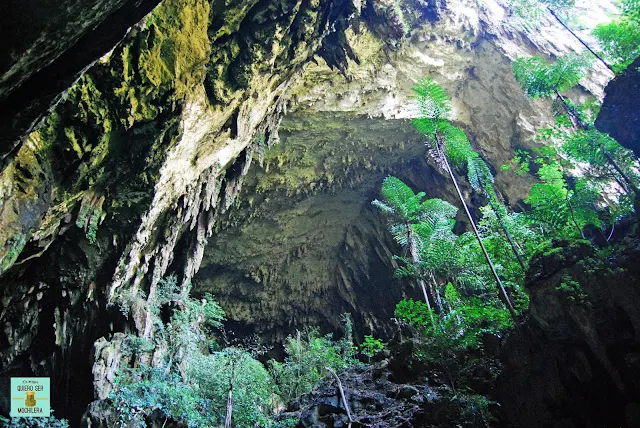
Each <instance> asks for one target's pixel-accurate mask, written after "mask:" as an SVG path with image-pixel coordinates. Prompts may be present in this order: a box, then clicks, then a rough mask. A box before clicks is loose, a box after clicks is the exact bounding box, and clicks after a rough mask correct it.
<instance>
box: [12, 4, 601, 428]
mask: <svg viewBox="0 0 640 428" xmlns="http://www.w3.org/2000/svg"><path fill="white" fill-rule="evenodd" d="M67 3H68V4H69V5H71V4H72V3H73V2H67ZM67 3H65V4H67ZM74 4H75V3H74ZM104 4H106V3H104ZM117 4H120V3H117ZM117 4H116V3H115V2H113V3H109V5H110V6H109V7H117ZM124 5H126V3H123V7H124ZM135 5H138V6H140V5H147V7H149V8H150V7H151V6H149V4H147V3H145V2H142V3H140V2H138V3H135ZM105 7H107V6H105ZM105 10H106V9H105ZM118 10H120V9H118ZM123 10H126V9H123ZM138 13H140V14H142V15H143V14H144V13H143V11H142V9H140V10H139V11H138ZM506 13H507V12H506V9H505V6H504V5H503V4H500V3H496V2H494V1H490V0H486V1H478V2H475V1H471V0H460V1H458V0H451V1H449V2H448V3H445V2H436V3H432V2H426V1H423V0H406V1H399V0H398V1H396V0H368V1H366V2H361V1H351V0H332V1H318V0H282V1H275V0H232V1H227V2H224V3H221V2H211V1H208V0H163V1H162V2H161V3H160V4H159V6H158V7H157V8H156V9H154V11H153V12H152V13H151V14H150V15H148V16H147V17H146V18H145V19H144V20H142V21H141V22H140V23H139V24H137V25H135V26H134V27H133V28H131V30H130V31H129V32H128V33H127V35H126V37H125V38H124V39H123V40H122V41H120V42H119V43H116V41H117V40H118V39H119V38H120V37H117V38H116V40H114V41H113V46H112V47H113V49H111V47H110V48H109V49H111V50H110V51H109V53H108V54H107V55H104V56H102V57H101V58H100V59H99V60H98V61H97V62H96V63H95V64H93V65H91V66H90V67H88V68H87V70H86V72H85V73H83V74H82V76H81V77H80V78H79V80H78V81H77V82H76V83H75V84H74V85H73V86H72V87H71V88H69V90H68V91H67V92H66V93H64V96H61V97H59V96H60V95H61V93H62V92H63V90H64V89H67V85H66V84H64V83H61V84H60V86H56V87H52V88H51V90H50V91H49V92H48V93H49V98H47V99H46V100H45V101H44V102H42V103H40V104H37V105H36V107H37V108H36V109H35V110H33V112H35V113H33V115H31V113H29V115H25V117H27V116H28V117H29V118H30V120H29V121H26V122H22V123H23V124H22V125H20V126H17V125H15V126H14V125H12V124H11V123H10V122H7V121H6V120H4V119H3V122H2V124H3V126H8V127H9V128H12V129H14V128H15V130H16V132H17V134H16V135H19V136H21V137H24V138H22V139H19V140H18V141H19V142H20V143H19V144H18V145H14V143H15V141H16V140H15V139H14V138H13V137H11V139H10V141H8V142H7V144H5V145H4V146H3V147H4V148H8V149H7V151H6V152H10V155H9V156H5V157H4V159H5V163H4V165H3V166H2V170H1V171H0V295H1V297H2V310H1V312H0V322H1V323H2V326H3V330H2V332H1V333H0V344H1V348H0V364H1V366H0V376H3V377H5V378H6V377H9V376H11V374H13V373H21V374H22V375H24V374H25V373H33V374H34V375H47V376H52V377H53V382H54V384H55V385H56V391H57V395H56V400H55V401H54V402H53V403H52V404H53V406H54V408H55V409H56V410H57V415H59V416H69V417H71V418H72V419H74V418H75V417H76V416H78V415H79V413H80V412H81V411H82V410H83V406H81V405H80V404H86V403H87V402H88V400H90V398H91V397H89V394H88V393H87V391H89V390H91V389H92V387H93V386H95V387H96V393H97V396H104V393H105V391H106V390H107V389H108V381H109V377H110V376H112V374H113V371H114V370H115V369H117V367H118V364H115V363H113V361H110V362H105V361H98V362H97V364H96V366H95V367H97V368H104V370H103V369H100V370H94V372H93V373H92V365H93V362H92V361H88V360H87V356H88V355H90V353H91V348H92V345H93V343H94V341H95V340H97V339H99V338H100V337H102V336H105V337H107V340H108V339H109V338H110V337H111V335H112V333H115V332H126V333H132V334H137V335H140V336H144V337H146V338H148V339H153V336H154V328H153V326H152V325H151V324H150V317H149V316H148V312H147V309H146V307H145V306H144V305H140V306H138V307H137V308H135V310H133V311H131V312H130V313H129V314H128V316H127V317H125V316H123V314H122V313H121V312H120V311H119V310H118V302H119V301H121V299H122V296H124V295H127V294H132V293H133V294H136V295H137V296H144V297H145V298H149V299H150V298H152V297H151V296H153V294H154V290H155V286H156V284H157V282H158V281H159V280H160V278H161V277H162V276H164V275H166V274H167V273H176V274H178V276H179V278H180V281H181V284H182V286H183V287H187V286H188V283H189V281H190V279H191V278H192V277H193V276H194V275H195V274H196V272H197V271H198V269H199V267H200V264H201V261H202V260H205V263H206V269H205V271H204V272H205V273H203V274H202V275H201V276H200V277H198V278H196V280H195V282H196V285H197V287H199V288H198V290H199V291H204V290H207V289H212V290H215V291H216V292H217V293H218V295H219V296H220V298H221V301H222V302H223V304H224V305H225V306H226V309H228V311H229V314H230V316H231V318H232V319H235V320H236V322H237V323H238V324H239V325H240V324H243V325H245V326H247V327H248V330H253V331H255V330H256V325H258V323H264V327H263V331H265V332H266V331H270V332H274V333H273V334H274V336H279V337H282V336H283V335H285V334H286V333H287V332H288V331H289V330H290V329H292V328H294V327H296V326H297V325H299V324H301V323H315V322H318V323H321V324H323V325H324V326H325V327H326V328H327V329H332V328H335V326H336V317H337V315H338V314H339V313H341V312H343V311H351V312H355V313H357V314H358V316H359V317H360V318H359V319H358V320H357V321H358V322H359V324H360V325H363V326H366V328H367V329H370V330H375V329H384V328H386V327H385V325H384V322H383V321H381V320H388V318H389V317H390V315H391V312H390V311H392V306H393V305H394V304H395V301H396V300H398V298H399V297H401V296H402V294H403V293H405V292H407V293H410V289H409V288H401V287H395V285H394V286H391V284H393V281H394V280H393V279H392V278H391V270H392V268H393V262H392V261H390V259H389V256H390V254H392V253H394V252H395V250H396V249H395V248H394V244H393V243H392V242H390V239H389V237H388V236H385V235H384V233H383V230H384V221H383V220H382V219H381V218H380V217H379V216H377V215H376V213H374V212H373V211H372V210H371V208H370V205H369V201H370V200H371V199H372V198H373V197H375V196H376V194H375V191H376V189H377V187H378V186H379V182H380V180H381V179H382V177H383V176H384V175H385V174H389V173H393V174H396V175H399V176H401V178H403V179H405V180H407V181H408V182H409V183H410V184H411V185H412V186H414V187H415V188H420V189H426V190H427V191H430V192H431V191H433V193H432V194H433V196H441V197H445V198H446V196H447V195H449V190H448V189H447V187H446V184H445V182H446V181H445V180H444V179H443V177H442V176H441V175H440V174H439V173H438V171H437V169H436V168H435V167H434V165H431V164H430V163H429V160H428V157H427V156H426V153H425V149H424V147H423V146H422V145H421V144H420V143H421V141H420V140H419V136H417V135H416V134H415V133H413V131H411V128H410V125H409V123H408V121H407V120H406V119H407V118H409V117H411V115H412V109H411V102H410V95H411V92H410V87H411V86H412V84H413V82H414V81H415V80H417V79H418V78H420V77H422V76H424V75H427V74H428V75H431V76H433V77H435V78H436V80H437V81H439V82H440V83H442V84H443V85H444V86H445V87H447V88H448V89H449V90H450V92H451V94H452V96H453V98H454V104H455V114H456V120H457V121H458V122H459V123H460V124H461V125H462V126H464V127H465V129H466V130H467V131H468V132H469V135H470V137H471V138H472V140H473V143H474V145H475V146H476V147H477V148H478V149H479V150H480V151H481V153H482V155H483V156H484V157H486V159H487V160H488V161H489V162H490V163H491V164H492V165H493V166H494V167H496V168H497V166H499V165H500V164H501V163H503V162H504V161H506V160H507V159H510V157H511V150H512V149H513V148H515V147H520V146H527V145H530V144H531V135H532V133H533V130H534V129H535V128H536V127H537V126H539V125H541V124H543V123H544V122H545V121H546V120H549V119H550V110H549V106H548V105H546V104H545V103H543V102H535V103H534V102H531V101H528V100H526V99H525V98H524V96H523V94H522V92H521V91H520V90H519V89H518V88H517V86H516V85H515V82H514V81H513V79H512V78H511V73H510V61H511V60H512V59H513V58H514V57H515V56H516V55H518V54H521V53H529V54H534V53H535V54H538V53H542V54H545V55H546V54H550V55H553V54H559V53H561V52H565V51H568V50H572V49H574V48H576V44H574V43H573V42H571V41H568V39H567V38H566V35H563V34H562V30H561V29H560V28H559V27H558V26H556V25H554V24H553V23H552V22H543V23H542V26H543V27H544V28H545V31H544V32H541V31H538V30H535V29H531V28H525V27H524V26H523V25H521V23H520V24H519V23H517V21H514V20H512V19H507V18H508V17H507V16H506ZM100 16H102V15H100ZM131 16H136V15H134V14H132V15H131ZM99 18H100V17H98V15H96V20H99ZM105 22H107V21H105ZM123 25H124V24H123ZM78 28H85V29H86V28H87V27H86V26H80V27H78ZM122 32H124V30H122ZM78 37H80V35H77V34H76V35H70V36H69V40H73V39H74V38H75V39H77V38H78ZM78 40H79V39H78ZM107 40H112V39H107ZM65 49H66V48H65ZM43 50H45V51H46V50H47V49H46V48H43ZM52 52H53V51H52ZM56 52H57V51H56ZM56 52H54V53H52V54H51V58H53V57H56V56H58V57H59V58H62V56H60V55H59V53H56ZM34 55H35V54H34ZM94 55H95V52H94ZM24 58H30V59H28V61H27V60H25V61H26V62H25V63H24V66H25V67H27V68H28V69H29V70H34V71H30V72H28V73H26V74H24V77H25V79H26V78H28V75H29V74H30V73H35V70H36V69H37V67H36V68H33V67H31V66H29V65H28V63H29V62H31V63H33V62H34V61H37V58H41V57H40V56H38V55H35V56H33V57H29V56H26V57H24ZM51 58H50V59H48V60H46V61H44V60H43V61H42V65H44V64H45V63H47V62H50V61H51V60H52V59H51ZM312 60H313V61H315V62H316V65H314V64H313V63H312ZM80 63H82V61H81V62H80ZM20 64H22V63H21V62H20V61H18V63H16V64H13V65H11V64H9V65H8V67H9V68H10V69H11V70H20V67H22V65H20ZM16 67H18V68H16ZM305 67H306V68H305ZM11 73H14V74H15V73H18V75H20V72H19V71H13V72H11ZM75 73H76V72H75V71H73V70H72V71H71V72H69V73H67V74H65V76H66V77H65V79H67V80H66V81H67V82H68V79H69V76H75ZM33 75H34V76H35V74H33ZM300 76H302V77H301V78H300ZM5 77H6V75H5ZM49 79H51V81H52V85H53V83H54V82H58V80H57V79H54V78H53V77H49ZM60 81H64V79H61V80H60ZM25 82H26V80H25ZM5 83H6V85H8V86H7V88H9V89H7V91H13V90H14V89H12V88H17V87H18V86H23V85H21V84H20V82H17V83H10V82H9V79H8V78H7V80H6V81H5V80H3V85H4V84H5ZM601 83H602V82H601V81H598V80H597V79H596V78H592V79H589V80H588V81H587V82H585V87H584V90H582V91H581V92H580V94H584V93H585V92H584V91H586V90H589V91H591V92H593V93H595V94H596V95H599V94H600V92H599V91H600V90H599V89H598V88H599V86H598V85H599V84H601ZM12 85H13V86H12ZM16 85H17V86H16ZM45 86H46V85H45ZM25 87H30V86H25ZM15 90H17V89H15ZM15 93H17V92H15ZM578 95H579V94H578ZM7 99H8V98H7ZM23 99H24V100H25V101H28V102H31V101H33V100H37V99H38V96H37V95H33V94H31V95H30V94H28V93H27V94H25V95H24V96H23ZM55 101H59V102H57V103H56V102H55ZM52 103H53V104H52ZM5 105H7V106H9V105H10V104H5ZM29 105H31V104H29ZM51 105H54V108H52V112H51V114H49V115H47V117H46V120H42V121H40V120H39V118H40V115H41V114H42V112H44V111H45V110H46V109H47V108H48V107H49V106H51ZM21 108H22V107H21ZM287 108H289V110H290V111H291V112H292V116H291V119H290V120H289V122H288V123H289V128H288V130H287V134H286V135H284V134H283V143H284V144H283V145H282V146H281V148H277V147H276V148H274V149H273V150H275V151H273V152H268V151H267V149H268V148H269V147H271V146H272V145H273V144H274V143H276V142H277V141H279V138H278V125H279V121H280V119H281V117H282V116H283V115H284V113H285V111H286V109H287ZM7 111H8V112H10V111H11V110H7ZM25 111H27V110H25ZM29 111H30V110H29ZM16 117H17V116H16ZM305 121H306V122H305ZM36 122H37V123H39V124H40V126H39V127H38V128H37V129H36V130H33V132H29V133H28V134H27V135H24V131H25V130H26V129H30V126H31V124H33V123H36ZM314 122H315V124H314ZM332 127H333V128H332ZM285 129H286V127H285ZM307 129H311V130H315V131H314V133H313V134H309V133H307V134H305V130H307ZM7 135H9V134H7ZM416 139H417V141H416ZM254 161H258V163H259V162H261V161H264V163H263V164H262V165H263V167H262V168H260V169H254V170H252V169H251V168H250V166H251V164H252V163H253V162H254ZM247 174H249V176H248V181H247V184H248V189H249V190H245V192H244V193H242V189H243V181H244V179H245V177H247ZM497 180H498V189H499V190H500V191H501V193H502V194H503V196H504V197H505V199H506V200H507V201H508V202H510V203H512V204H516V203H517V200H518V199H520V198H521V197H522V196H523V194H522V192H523V191H524V190H523V189H525V187H526V181H524V180H520V179H517V180H511V181H507V180H505V179H504V178H503V177H502V176H500V175H498V177H497ZM467 193H468V191H467ZM238 195H241V196H240V197H239V198H238ZM469 196H470V197H471V198H473V197H474V195H471V194H469ZM332 207H333V208H332ZM332 210H333V211H332ZM338 213H339V214H338ZM313 215H317V217H315V219H316V220H314V217H313ZM254 219H255V220H257V221H259V222H258V223H251V222H252V221H253V220H254ZM321 221H322V222H324V223H322V222H321ZM323 226H324V230H326V231H327V232H326V233H321V232H322V229H321V227H323ZM252 228H253V231H252ZM296 228H297V229H296ZM240 229H244V232H243V231H242V230H240ZM256 230H257V231H256ZM296 230H297V231H302V232H300V233H298V232H296ZM214 231H215V232H217V233H218V236H219V237H220V238H217V237H216V238H213V233H214ZM263 232H265V233H263ZM256 236H257V237H259V238H261V239H263V241H261V242H258V245H257V246H255V247H254V245H255V238H256ZM273 237H284V238H283V239H284V240H285V241H286V242H287V245H285V246H282V247H280V248H269V250H268V251H267V250H264V247H265V246H271V247H273V243H274V242H277V241H274V240H273ZM208 240H210V241H211V242H212V244H211V245H215V247H214V250H213V251H211V250H210V251H209V252H205V246H206V244H207V241H208ZM235 241H237V242H235ZM261 246H262V247H261ZM217 249H222V251H217ZM230 256H234V257H235V258H232V257H230ZM311 259H313V261H312V262H310V260H311ZM230 266H231V267H230ZM219 278H222V280H219ZM240 278H244V279H241V280H240V281H238V282H237V283H236V286H237V287H236V288H233V287H232V286H227V285H228V284H231V283H232V282H234V281H237V280H238V279H240ZM405 290H409V291H405ZM381 302H384V304H381ZM234 317H235V318H234ZM114 343H115V342H114ZM99 344H100V349H111V348H110V345H108V346H107V345H105V343H104V341H101V342H99ZM112 344H113V343H112ZM114 346H115V345H114ZM116 351H117V350H116ZM116 351H114V352H109V353H108V354H109V355H115V354H116V353H117V352H116ZM96 355H97V357H98V358H99V359H101V358H102V359H104V358H105V357H104V355H105V353H102V354H100V353H97V354H96ZM101 355H102V356H101ZM93 376H95V377H93ZM72 386H73V388H71V387H72ZM72 389H73V390H75V391H77V394H78V395H77V396H76V395H74V393H73V392H71V391H72ZM80 394H81V395H82V396H80ZM0 403H5V405H6V400H5V401H2V400H0Z"/></svg>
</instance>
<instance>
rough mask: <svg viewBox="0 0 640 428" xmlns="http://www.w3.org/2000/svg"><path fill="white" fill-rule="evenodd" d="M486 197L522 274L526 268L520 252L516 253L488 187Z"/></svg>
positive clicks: (516, 249) (490, 189)
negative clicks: (487, 196)
mask: <svg viewBox="0 0 640 428" xmlns="http://www.w3.org/2000/svg"><path fill="white" fill-rule="evenodd" d="M487 195H489V204H490V205H491V209H493V212H494V213H495V214H496V218H497V219H498V223H500V228H501V229H502V232H503V233H504V235H505V236H506V237H507V241H509V245H510V246H511V251H513V254H514V255H515V256H516V260H518V264H519V265H520V267H521V268H522V272H526V271H527V268H526V265H525V263H524V260H522V256H521V255H520V251H518V247H516V244H515V242H513V238H512V237H511V234H510V233H509V231H508V230H507V225H506V224H505V223H504V218H503V217H502V212H500V207H499V206H498V201H497V198H496V195H495V193H494V192H493V189H492V188H491V187H490V186H489V188H488V189H487Z"/></svg>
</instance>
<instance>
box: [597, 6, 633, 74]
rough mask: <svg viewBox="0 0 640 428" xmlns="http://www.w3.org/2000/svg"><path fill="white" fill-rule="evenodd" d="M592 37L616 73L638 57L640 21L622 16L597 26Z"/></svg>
mask: <svg viewBox="0 0 640 428" xmlns="http://www.w3.org/2000/svg"><path fill="white" fill-rule="evenodd" d="M639 3H640V2H639ZM638 7H640V4H638ZM593 35H594V36H596V38H597V39H598V42H599V43H600V46H602V50H603V51H604V54H605V56H606V57H607V59H608V60H609V61H610V62H611V64H612V66H613V69H614V70H615V72H616V73H619V72H621V71H622V70H624V69H625V68H627V67H628V66H629V64H631V63H632V62H633V61H634V60H635V59H636V58H637V57H638V56H640V20H635V19H630V18H629V17H626V16H623V17H622V18H620V19H616V20H613V21H611V22H609V23H607V24H600V25H598V26H597V27H596V28H595V29H594V30H593Z"/></svg>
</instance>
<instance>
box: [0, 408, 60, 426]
mask: <svg viewBox="0 0 640 428" xmlns="http://www.w3.org/2000/svg"><path fill="white" fill-rule="evenodd" d="M3 419H4V418H2V417H0V422H5V424H3V426H7V427H12V428H14V427H15V428H18V427H20V428H69V421H67V420H66V419H56V418H55V417H54V416H53V410H52V411H51V416H49V417H48V418H11V420H10V421H3Z"/></svg>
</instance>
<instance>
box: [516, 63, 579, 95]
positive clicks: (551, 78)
mask: <svg viewBox="0 0 640 428" xmlns="http://www.w3.org/2000/svg"><path fill="white" fill-rule="evenodd" d="M589 64H590V61H589V60H588V59H587V58H586V57H585V56H584V55H580V54H575V53H570V54H566V55H564V56H561V57H559V58H558V59H557V60H556V61H555V62H554V63H551V64H549V63H547V61H545V60H544V59H543V58H540V57H535V56H534V57H522V58H518V59H517V60H516V61H514V63H513V74H514V76H515V78H516V80H517V81H518V84H520V87H522V89H524V90H525V92H526V94H527V96H528V97H529V98H539V97H549V96H551V95H553V94H555V93H560V92H563V91H565V90H567V89H569V88H571V87H573V86H575V85H577V84H578V82H579V81H580V80H581V79H582V78H583V77H584V75H585V70H586V69H587V68H588V67H589Z"/></svg>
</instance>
